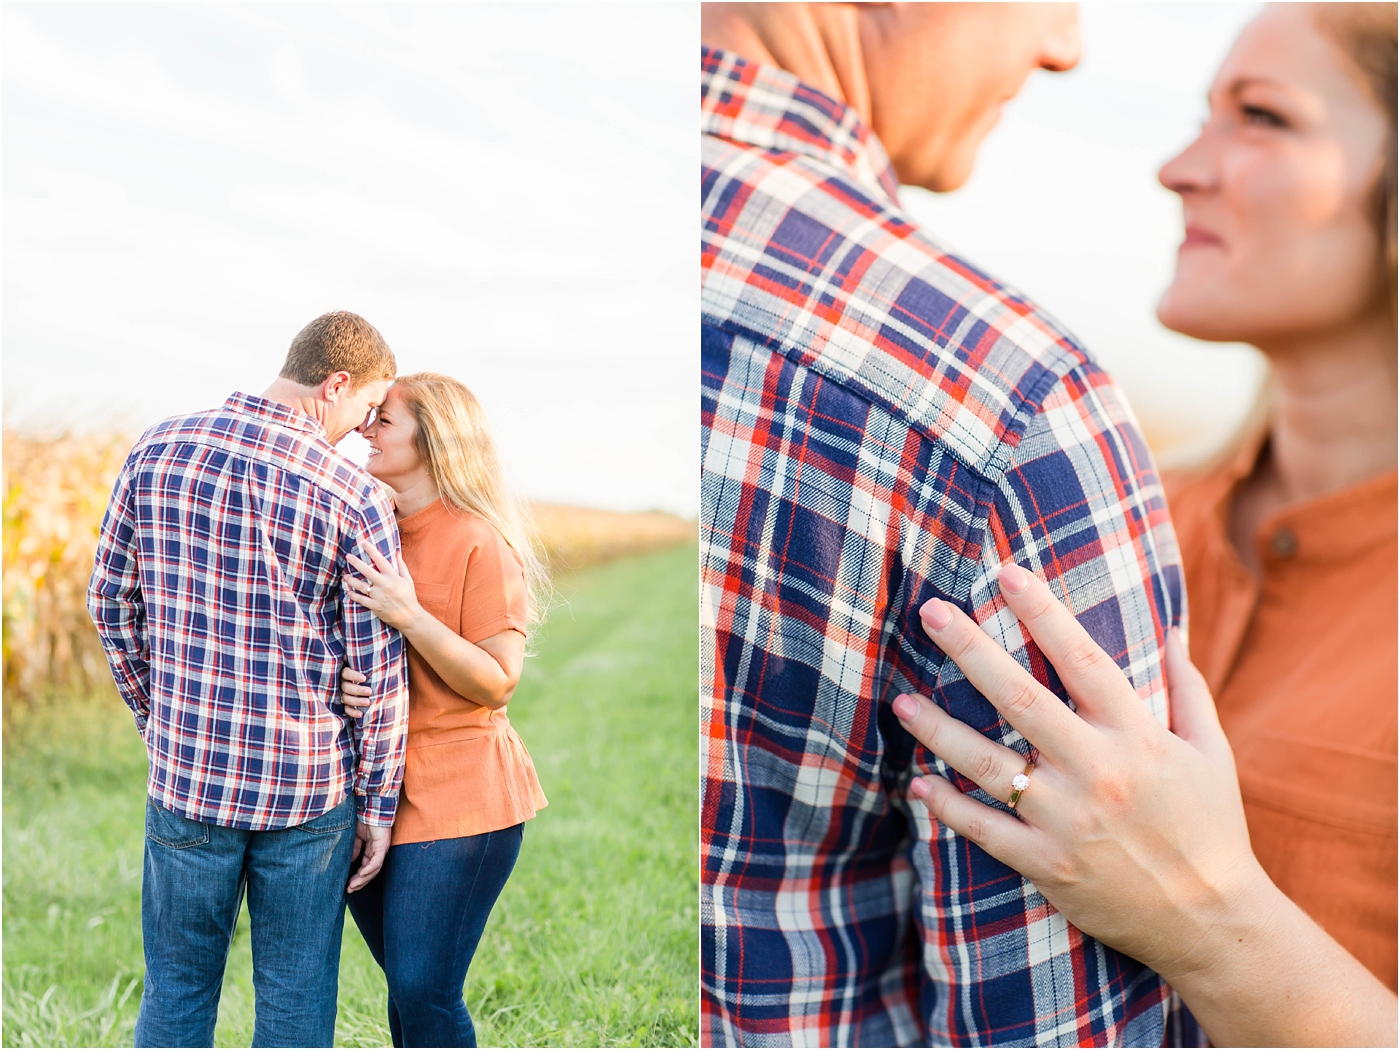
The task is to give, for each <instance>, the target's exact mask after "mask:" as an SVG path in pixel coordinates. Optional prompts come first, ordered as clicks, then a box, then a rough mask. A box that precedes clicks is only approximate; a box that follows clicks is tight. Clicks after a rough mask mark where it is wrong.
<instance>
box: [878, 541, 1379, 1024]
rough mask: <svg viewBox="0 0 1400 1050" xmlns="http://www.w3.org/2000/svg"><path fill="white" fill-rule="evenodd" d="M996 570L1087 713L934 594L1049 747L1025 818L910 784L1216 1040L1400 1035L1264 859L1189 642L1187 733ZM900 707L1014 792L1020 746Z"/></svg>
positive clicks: (1180, 691)
mask: <svg viewBox="0 0 1400 1050" xmlns="http://www.w3.org/2000/svg"><path fill="white" fill-rule="evenodd" d="M999 579H1000V582H1001V592H1002V594H1003V596H1005V598H1006V602H1007V605H1009V606H1010V607H1011V611H1012V612H1013V613H1015V614H1016V616H1017V617H1018V618H1019V619H1020V621H1021V623H1022V625H1023V626H1024V627H1025V628H1026V630H1027V631H1028V632H1029V633H1030V635H1031V637H1032V638H1034V639H1035V640H1036V642H1037V643H1038V644H1039V645H1040V648H1041V650H1042V651H1043V652H1044V653H1045V656H1046V658H1047V659H1049V661H1050V662H1051V663H1052V664H1054V666H1055V669H1056V670H1057V671H1059V673H1060V679H1061V680H1062V681H1063V682H1064V684H1065V688H1066V689H1068V690H1069V694H1070V696H1071V697H1072V698H1073V699H1074V702H1075V705H1076V707H1077V709H1078V710H1077V713H1076V712H1075V711H1071V710H1070V709H1069V708H1068V707H1067V706H1066V705H1065V704H1063V703H1062V702H1061V701H1060V700H1059V698H1058V697H1056V696H1055V695H1054V694H1053V693H1051V692H1050V691H1049V690H1048V689H1046V688H1045V687H1044V686H1042V685H1041V684H1040V683H1039V682H1037V681H1036V680H1035V679H1034V678H1032V677H1031V676H1030V675H1029V674H1027V673H1026V671H1025V670H1023V669H1022V667H1021V665H1020V664H1018V663H1017V662H1016V661H1015V659H1013V658H1012V657H1011V656H1010V655H1009V654H1007V653H1006V652H1004V651H1003V650H1002V648H1001V646H999V645H998V644H997V643H996V642H994V641H993V640H992V639H991V638H990V637H988V636H987V635H986V634H984V633H983V632H982V631H981V629H979V628H978V627H977V625H976V624H974V623H973V622H972V621H971V620H969V619H968V618H967V617H966V616H964V615H963V614H962V613H960V612H958V611H957V610H956V609H954V608H953V607H952V606H950V605H948V604H947V603H946V602H942V601H938V600H934V601H930V602H928V603H926V604H925V605H924V607H923V608H922V609H921V610H920V617H921V619H922V620H923V625H924V630H925V631H926V632H927V633H928V636H929V637H930V638H932V639H933V640H934V641H935V642H937V643H938V646H939V648H941V649H942V650H943V651H944V652H945V653H946V654H947V655H948V656H949V658H950V659H952V660H953V661H955V662H956V663H957V665H958V666H959V667H960V668H962V670H963V672H964V673H965V674H966V675H967V677H968V680H969V681H971V682H972V684H973V685H975V686H976V687H977V688H978V690H980V691H981V692H982V694H983V695H984V696H986V697H987V699H988V700H990V701H991V702H992V703H993V704H994V705H995V706H996V709H997V710H998V711H1000V712H1001V714H1002V717H1004V718H1005V719H1006V721H1007V722H1009V723H1010V724H1011V725H1012V726H1013V727H1015V728H1016V729H1017V730H1018V731H1019V732H1020V733H1021V735H1022V736H1024V737H1025V738H1026V739H1027V740H1028V741H1029V742H1030V743H1031V745H1032V746H1033V747H1034V748H1035V749H1036V750H1037V752H1038V755H1037V757H1036V763H1035V767H1034V768H1033V769H1032V770H1031V771H1030V783H1029V785H1028V786H1026V787H1024V789H1023V790H1022V792H1021V795H1020V798H1019V800H1018V803H1017V806H1016V813H1017V815H1019V817H1020V819H1019V820H1018V819H1017V818H1016V817H1015V816H1012V815H1011V814H1009V813H1003V812H1001V811H999V810H995V809H992V808H991V807H989V806H985V805H983V804H982V803H980V802H975V801H973V800H972V799H970V798H968V797H967V796H965V795H964V794H962V792H960V791H958V789H957V788H955V787H954V786H953V785H952V784H950V783H949V782H948V781H947V780H945V779H943V778H942V777H937V776H932V777H925V778H921V779H916V780H915V781H913V783H912V784H911V785H910V794H911V795H913V796H914V797H915V798H920V799H923V800H924V804H925V805H926V806H928V808H929V811H930V812H931V813H932V814H933V816H934V817H936V818H937V819H938V820H940V821H942V822H943V823H944V824H946V825H947V826H948V827H950V828H952V829H953V830H954V831H956V832H957V833H958V834H960V835H963V836H965V837H967V838H969V839H971V840H972V841H973V842H976V843H977V844H978V845H979V846H981V847H982V848H983V849H985V850H986V851H987V852H988V853H990V854H991V855H992V856H994V857H996V858H997V859H998V860H1001V861H1003V862H1004V863H1006V864H1009V865H1010V866H1011V867H1013V868H1015V869H1016V870H1017V871H1019V872H1020V873H1021V874H1022V875H1024V876H1025V877H1026V878H1027V879H1029V880H1030V881H1031V883H1032V884H1033V885H1034V886H1035V888H1036V889H1038V890H1039V891H1040V892H1041V893H1042V894H1043V895H1044V896H1045V897H1046V899H1048V900H1049V901H1050V903H1051V904H1053V905H1054V906H1055V907H1056V908H1058V909H1059V910H1060V911H1061V912H1062V913H1063V914H1064V916H1065V918H1066V919H1068V920H1069V921H1070V922H1072V923H1073V924H1074V925H1075V926H1077V927H1079V929H1081V930H1083V931H1084V932H1085V933H1087V934H1089V935H1090V936H1093V937H1096V938H1098V939H1099V940H1101V941H1103V942H1104V943H1105V944H1107V945H1109V946H1111V947H1113V948H1117V949H1118V950H1119V951H1122V952H1124V953H1126V954H1127V955H1130V956H1132V957H1133V958H1135V959H1137V960H1138V961H1140V962H1143V963H1146V964H1147V965H1148V966H1150V967H1152V968H1153V969H1154V970H1156V971H1157V972H1158V973H1159V974H1161V975H1162V976H1163V977H1165V978H1166V979H1167V981H1168V982H1169V983H1170V984H1171V985H1172V987H1173V988H1175V989H1176V990H1177V991H1178V992H1179V993H1180V994H1181V997H1182V999H1183V1000H1185V1002H1186V1005H1187V1006H1189V1007H1190V1008H1191V1011H1192V1013H1194V1014H1195V1015H1196V1019H1197V1020H1199V1021H1200V1022H1201V1025H1202V1027H1204V1028H1205V1030H1206V1032H1207V1034H1209V1035H1210V1037H1211V1040H1212V1042H1213V1043H1214V1044H1215V1045H1216V1046H1394V1045H1395V1036H1396V1027H1395V1017H1396V1014H1395V1010H1396V1001H1395V995H1394V993H1392V992H1391V991H1390V990H1389V989H1388V988H1386V987H1385V986H1384V985H1383V984H1381V982H1380V981H1378V980H1377V979H1376V978H1375V976H1374V975H1373V974H1371V973H1370V971H1368V970H1367V969H1366V968H1365V967H1364V966H1362V965H1361V964H1360V963H1359V962H1357V961H1356V959H1355V958H1353V957H1352V956H1351V955H1350V954H1348V953H1347V951H1346V950H1345V949H1343V948H1342V947H1341V945H1339V944H1338V943H1337V942H1336V941H1334V940H1332V938H1331V937H1330V936H1328V935H1327V933H1326V931H1324V930H1323V929H1322V928H1321V927H1319V926H1318V925H1317V924H1316V923H1314V922H1313V921H1312V920H1311V919H1310V918H1308V916H1306V915H1305V914H1303V912H1302V911H1301V909H1299V908H1298V906H1297V905H1295V904H1294V903H1293V902H1292V901H1290V900H1289V899H1288V898H1287V897H1285V896H1284V895H1283V894H1282V893H1281V892H1280V891H1279V889H1278V887H1276V886H1275V885H1274V884H1273V883H1272V882H1271V881H1270V879H1269V877H1268V875H1267V874H1265V872H1264V870H1263V869H1262V868H1261V867H1260V866H1259V862H1258V861H1257V860H1255V858H1254V854H1253V851H1252V850H1251V849H1250V846H1249V832H1248V830H1247V828H1246V826H1245V819H1244V807H1243V805H1242V804H1241V802H1240V789H1239V781H1238V780H1237V779H1236V776H1235V763H1234V758H1233V756H1232V755H1231V753H1230V745H1229V743H1228V742H1227V741H1226V739H1225V734H1224V733H1223V732H1222V731H1221V728H1220V722H1219V720H1218V719H1217V717H1216V714H1215V704H1214V702H1213V701H1212V700H1211V697H1210V691H1209V689H1208V688H1207V687H1206V684H1205V681H1204V679H1202V678H1201V675H1200V673H1199V672H1198V671H1197V670H1196V668H1195V667H1193V666H1192V665H1191V660H1190V658H1189V657H1188V656H1187V654H1186V649H1185V647H1184V646H1183V645H1182V642H1181V638H1180V635H1179V634H1178V633H1177V632H1176V631H1174V630H1173V631H1171V632H1170V633H1169V634H1168V635H1167V647H1166V671H1167V684H1168V686H1169V687H1170V693H1169V702H1170V706H1171V720H1172V726H1173V728H1174V729H1175V731H1176V732H1175V735H1173V734H1172V733H1170V732H1168V731H1167V729H1166V728H1165V727H1163V726H1162V725H1161V724H1160V723H1159V722H1157V720H1156V719H1154V718H1153V717H1152V716H1151V715H1150V714H1149V713H1148V711H1147V708H1146V707H1145V706H1144V705H1143V703H1142V701H1141V699H1140V698H1139V697H1138V695H1137V692H1136V691H1135V690H1134V689H1133V687H1132V685H1131V684H1130V683H1129V682H1128V680H1127V678H1126V677H1125V676H1124V675H1123V673H1122V672H1121V671H1120V670H1119V669H1118V665H1117V664H1115V663H1114V662H1113V660H1111V659H1110V658H1109V656H1108V654H1107V653H1105V652H1104V651H1103V650H1102V649H1100V648H1099V647H1098V646H1097V645H1096V644H1095V643H1094V640H1093V639H1092V638H1090V637H1089V635H1088V634H1087V633H1086V632H1085V631H1084V629H1083V628H1082V627H1080V626H1079V623H1078V621H1077V620H1075V618H1074V617H1073V616H1071V615H1070V614H1069V612H1067V611H1066V610H1065V609H1064V608H1062V607H1061V606H1060V604H1059V602H1057V601H1056V600H1055V598H1054V597H1053V596H1052V595H1051V593H1050V591H1049V589H1048V588H1047V587H1046V586H1045V584H1043V583H1042V582H1041V581H1040V580H1038V579H1036V578H1035V577H1034V576H1033V575H1031V574H1030V573H1028V572H1026V571H1025V570H1024V569H1021V568H1019V567H1017V566H1014V565H1007V566H1004V567H1003V568H1002V570H1001V572H1000V574H999ZM894 710H895V714H896V715H897V716H898V717H899V719H900V720H901V721H902V722H903V723H904V725H905V727H906V728H907V729H908V730H909V731H910V732H911V733H913V734H914V735H915V736H916V737H918V738H919V740H921V741H922V742H923V743H924V744H925V745H926V746H927V747H928V748H929V749H930V750H932V751H933V752H934V754H936V755H938V756H939V757H940V758H942V759H943V760H944V761H945V762H946V763H947V764H948V765H950V766H952V767H953V768H954V769H956V770H958V771H959V772H960V773H962V774H963V775H964V776H966V777H968V778H970V779H971V780H973V781H975V782H976V783H977V784H978V785H979V786H980V787H982V788H983V789H984V790H985V791H986V792H987V793H988V794H990V795H992V796H993V797H994V798H998V799H1001V800H1002V801H1003V802H1009V801H1010V799H1011V795H1012V792H1013V790H1014V788H1013V785H1012V780H1013V778H1015V777H1016V775H1017V774H1019V773H1021V772H1022V770H1023V769H1024V767H1025V761H1024V759H1023V758H1022V757H1021V756H1020V755H1019V754H1018V753H1016V752H1015V751H1012V750H1010V749H1009V748H1005V747H1002V746H1001V745H999V744H994V743H992V742H991V741H990V740H988V739H987V738H986V737H984V736H982V735H981V734H980V733H978V732H976V731H975V730H973V729H971V728H969V727H968V726H966V725H964V724H963V723H961V722H959V721H958V720H957V719H955V718H953V717H952V716H951V715H949V714H948V713H947V712H946V711H943V710H942V709H941V708H938V707H936V706H934V704H933V703H931V702H930V701H928V700H926V699H924V698H922V697H912V696H900V697H897V698H896V699H895V702H894Z"/></svg>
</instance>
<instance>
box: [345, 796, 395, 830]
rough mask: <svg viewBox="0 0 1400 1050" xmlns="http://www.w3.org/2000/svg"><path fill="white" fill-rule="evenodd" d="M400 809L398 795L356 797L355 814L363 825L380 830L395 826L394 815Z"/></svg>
mask: <svg viewBox="0 0 1400 1050" xmlns="http://www.w3.org/2000/svg"><path fill="white" fill-rule="evenodd" d="M398 808H399V796H398V795H359V794H357V795H356V796H355V812H356V814H357V815H358V816H359V820H360V823H361V824H369V825H372V826H374V827H379V828H389V827H393V826H394V813H395V812H396V811H397V810H398Z"/></svg>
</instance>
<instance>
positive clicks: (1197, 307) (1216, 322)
mask: <svg viewBox="0 0 1400 1050" xmlns="http://www.w3.org/2000/svg"><path fill="white" fill-rule="evenodd" d="M1235 313H1236V311H1234V310H1231V309H1230V305H1229V303H1228V302H1222V301H1221V297H1220V296H1219V295H1218V294H1210V293H1205V292H1203V290H1201V289H1195V288H1192V287H1190V286H1187V287H1182V284H1181V282H1180V281H1177V282H1174V283H1173V284H1172V286H1171V287H1170V288H1168V289H1167V290H1166V291H1165V292H1163V293H1162V298H1161V299H1159V300H1158V302H1157V320H1159V321H1161V322H1162V325H1163V326H1164V327H1166V328H1169V329H1171V330H1172V331H1173V332H1180V333H1181V334H1182V335H1188V336H1190V337H1191V338H1192V339H1204V340H1206V341H1207V342H1212V343H1234V342H1241V341H1245V337H1244V336H1243V335H1242V333H1241V331H1240V329H1241V324H1240V318H1238V317H1236V316H1235Z"/></svg>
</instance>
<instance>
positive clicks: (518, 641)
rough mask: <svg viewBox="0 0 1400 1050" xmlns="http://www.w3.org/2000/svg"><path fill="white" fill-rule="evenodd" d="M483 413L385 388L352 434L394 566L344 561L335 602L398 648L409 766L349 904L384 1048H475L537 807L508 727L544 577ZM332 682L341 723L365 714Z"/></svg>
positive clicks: (440, 392)
mask: <svg viewBox="0 0 1400 1050" xmlns="http://www.w3.org/2000/svg"><path fill="white" fill-rule="evenodd" d="M485 424H486V421H485V417H484V414H483V412H482V409H481V406H480V404H479V403H478V402H477V400H476V398H475V397H474V396H473V395H472V393H471V391H470V390H468V389H467V388H466V387H465V386H463V385H462V384H461V383H459V382H458V381H457V380H455V379H453V378H451V377H450V376H445V375H439V374H437V373H434V372H417V373H415V374H413V375H409V376H404V377H402V378H400V379H399V380H398V381H397V382H395V383H394V385H393V386H392V387H391V388H390V390H389V393H388V395H387V397H386V398H385V399H384V403H383V404H382V405H381V406H380V408H379V411H378V414H377V416H376V417H375V418H374V419H373V421H372V422H370V423H369V424H367V425H366V426H365V427H364V428H363V430H362V433H363V434H364V436H365V439H366V440H367V441H368V442H369V445H370V450H371V451H370V458H369V463H368V469H369V472H370V473H371V474H373V475H374V476H375V477H376V478H378V479H379V480H380V481H382V482H384V483H385V484H386V485H388V486H389V488H390V489H392V490H393V493H394V505H395V516H396V518H397V519H398V526H399V535H400V537H401V540H402V544H403V555H402V559H401V561H400V563H399V564H398V565H393V564H390V562H389V561H388V560H387V559H386V558H384V557H383V555H381V554H379V553H378V552H377V551H370V555H371V557H372V558H373V559H374V564H372V565H371V564H366V563H365V562H363V561H361V560H360V559H358V558H355V557H351V558H350V559H349V560H350V562H351V564H352V565H354V567H355V568H356V569H357V570H358V571H359V572H360V573H362V574H363V577H364V578H363V579H358V578H355V577H351V576H347V577H346V579H345V585H346V594H347V595H348V596H349V597H350V598H351V599H352V600H354V601H356V602H358V603H359V604H361V605H363V606H365V608H367V609H369V610H370V611H371V612H373V613H374V614H375V615H376V616H378V617H379V619H381V620H383V621H384V622H385V623H387V624H389V625H390V626H392V627H396V628H398V629H399V630H400V631H401V632H403V635H404V637H405V638H406V639H407V640H408V643H409V650H408V690H409V723H408V757H407V763H406V767H405V771H404V780H403V789H402V791H401V792H400V795H399V807H398V813H397V816H396V817H395V819H394V831H393V840H392V845H391V847H390V849H389V856H388V858H387V859H386V860H385V862H384V867H383V870H382V871H381V872H380V874H379V876H378V878H376V879H374V881H372V882H370V883H369V885H367V886H365V887H364V888H363V889H361V890H359V891H358V892H357V893H354V894H352V895H351V896H350V914H351V915H352V916H354V919H355V924H356V925H357V926H359V928H360V933H361V934H362V935H363V936H364V938H365V942H366V943H367V944H368V945H369V949H370V951H371V952H372V953H373V954H374V958H375V961H376V962H378V963H379V965H380V966H381V967H382V968H383V970H384V976H385V979H386V981H387V982H388V985H389V1028H390V1031H391V1032H392V1034H393V1040H394V1045H395V1046H475V1045H476V1033H475V1029H474V1028H473V1026H472V1020H471V1015H470V1014H469V1013H468V1012H467V1007H466V1003H465V1002H464V1001H463V999H462V985H463V983H464V982H465V980H466V976H467V967H468V966H469V965H470V964H471V959H472V955H473V954H474V953H475V951H476V946H477V942H478V941H479V940H480V939H481V932H482V930H483V929H484V928H485V926H486V919H487V916H488V915H489V914H490V912H491V908H492V906H493V905H494V904H495V903H496V898H497V897H498V896H499V895H500V892H501V889H502V888H503V887H504V886H505V883H506V879H508V878H509V877H510V873H511V870H512V868H513V867H514V866H515V860H516V857H517V856H518V855H519V852H520V841H521V833H522V830H523V828H524V822H525V821H527V820H529V819H530V818H531V817H533V816H534V815H535V812H536V811H537V810H539V809H541V808H542V807H543V806H544V805H545V804H546V803H545V797H544V794H543V792H542V791H541V790H540V785H539V781H538V779H537V778H536V776H535V768H534V765H533V764H532V763H531V761H530V756H529V754H528V753H527V752H526V750H525V745H524V744H522V743H521V742H520V738H519V737H518V736H516V734H515V731H514V730H513V729H512V728H511V726H510V721H509V719H507V718H506V704H507V703H508V702H509V700H510V698H511V695H512V694H513V693H514V692H515V687H516V684H517V683H518V682H519V681H520V672H521V666H522V664H523V662H524V657H525V636H526V632H527V630H528V628H529V627H530V625H531V624H532V622H534V621H536V620H537V619H538V617H539V611H540V610H541V608H542V605H543V602H542V594H543V591H544V589H545V587H546V580H545V573H544V570H543V568H542V566H541V564H540V562H539V560H538V558H537V557H536V556H535V554H534V553H533V551H532V549H531V546H530V542H529V537H528V533H527V530H526V527H525V524H524V519H523V516H522V513H521V510H520V508H519V507H518V505H517V504H516V502H515V501H514V500H513V499H512V498H511V496H510V494H509V493H508V492H507V490H506V488H505V486H504V484H503V482H502V478H501V469H500V464H499V461H498V459H497V456H496V450H495V446H494V445H493V443H492V440H491V437H490V434H489V433H488V431H487V429H486V425H485ZM363 682H364V676H363V675H360V674H358V673H357V672H355V671H352V670H350V669H349V668H346V669H345V671H344V673H343V675H342V693H343V696H344V700H345V705H346V710H347V712H349V713H351V714H352V715H354V716H356V717H358V715H359V713H360V711H361V710H362V709H363V707H364V705H365V704H366V703H367V697H368V694H369V689H368V688H367V687H366V686H364V685H363V684H362V683H363Z"/></svg>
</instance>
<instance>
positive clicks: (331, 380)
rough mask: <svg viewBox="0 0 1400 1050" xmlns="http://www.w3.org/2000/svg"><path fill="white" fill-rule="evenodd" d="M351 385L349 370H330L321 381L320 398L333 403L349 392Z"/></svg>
mask: <svg viewBox="0 0 1400 1050" xmlns="http://www.w3.org/2000/svg"><path fill="white" fill-rule="evenodd" d="M352 385H353V384H352V383H351V382H350V373H349V372H345V371H340V372H332V373H331V374H330V375H328V376H326V378H325V379H323V380H322V381H321V390H320V394H321V400H322V401H327V402H330V403H331V404H334V403H335V402H337V401H339V400H340V399H341V398H342V397H344V396H345V395H346V394H348V393H350V389H351V386H352Z"/></svg>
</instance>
